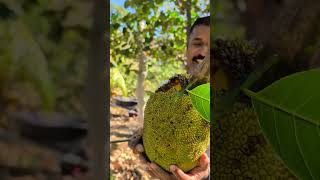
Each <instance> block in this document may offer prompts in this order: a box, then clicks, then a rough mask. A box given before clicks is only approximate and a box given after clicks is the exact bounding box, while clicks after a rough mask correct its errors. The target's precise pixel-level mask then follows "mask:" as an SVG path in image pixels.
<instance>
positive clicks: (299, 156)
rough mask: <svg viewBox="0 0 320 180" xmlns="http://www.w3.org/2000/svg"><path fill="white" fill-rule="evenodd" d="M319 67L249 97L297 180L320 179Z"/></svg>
mask: <svg viewBox="0 0 320 180" xmlns="http://www.w3.org/2000/svg"><path fill="white" fill-rule="evenodd" d="M319 79H320V69H313V70H309V71H303V72H299V73H295V74H292V75H289V76H287V77H284V78H282V79H280V80H278V81H276V82H274V83H273V84H271V85H270V86H268V87H267V88H265V89H263V90H261V91H260V92H258V93H254V92H252V91H250V90H247V89H245V90H244V92H245V93H246V94H247V95H248V96H250V97H251V98H252V103H253V106H254V109H255V111H256V113H257V115H258V119H259V123H260V126H261V128H262V130H263V132H264V135H265V136H266V138H267V139H268V140H269V142H270V144H271V145H272V146H273V149H274V151H275V152H276V153H277V154H278V155H279V156H280V157H281V159H282V160H283V162H284V163H285V164H286V165H287V166H288V168H289V169H291V170H292V171H293V172H294V173H295V174H296V175H297V176H298V177H299V179H320V156H319V152H320V127H319V126H320V111H319V107H320V95H319V92H320V84H319Z"/></svg>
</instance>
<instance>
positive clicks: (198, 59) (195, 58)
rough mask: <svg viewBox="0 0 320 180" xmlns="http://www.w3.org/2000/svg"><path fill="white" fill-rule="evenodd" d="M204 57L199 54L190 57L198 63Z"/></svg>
mask: <svg viewBox="0 0 320 180" xmlns="http://www.w3.org/2000/svg"><path fill="white" fill-rule="evenodd" d="M204 58H205V56H201V55H199V56H196V57H194V58H192V61H193V62H195V63H199V64H200V63H201V62H202V61H203V60H204Z"/></svg>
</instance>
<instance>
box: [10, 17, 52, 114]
mask: <svg viewBox="0 0 320 180" xmlns="http://www.w3.org/2000/svg"><path fill="white" fill-rule="evenodd" d="M9 27H10V36H11V37H12V42H11V43H10V45H9V46H8V47H9V49H10V51H11V56H12V58H13V59H14V61H15V63H16V64H17V69H18V70H17V71H19V72H17V73H19V74H22V75H23V76H25V77H24V78H25V79H28V80H29V81H30V82H32V83H33V84H34V86H35V87H36V88H37V89H38V90H39V92H40V94H41V97H42V101H43V105H44V107H45V108H46V110H53V108H54V105H55V93H54V91H53V85H52V82H51V78H50V76H49V73H48V65H47V59H46V57H45V55H44V53H43V51H42V49H41V47H40V46H39V44H38V43H37V42H36V40H35V39H34V36H33V34H32V33H31V32H30V31H29V28H28V26H26V25H25V24H24V23H23V22H22V21H20V20H19V19H18V20H16V21H12V22H11V23H10V26H9Z"/></svg>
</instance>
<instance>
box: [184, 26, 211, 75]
mask: <svg viewBox="0 0 320 180" xmlns="http://www.w3.org/2000/svg"><path fill="white" fill-rule="evenodd" d="M209 52H210V27H209V26H206V25H198V26H195V27H194V28H193V30H192V33H191V34H190V37H189V43H188V49H187V71H188V73H189V74H191V75H193V74H194V73H195V69H197V67H198V66H199V65H200V64H201V63H202V61H203V59H204V58H205V57H206V56H209Z"/></svg>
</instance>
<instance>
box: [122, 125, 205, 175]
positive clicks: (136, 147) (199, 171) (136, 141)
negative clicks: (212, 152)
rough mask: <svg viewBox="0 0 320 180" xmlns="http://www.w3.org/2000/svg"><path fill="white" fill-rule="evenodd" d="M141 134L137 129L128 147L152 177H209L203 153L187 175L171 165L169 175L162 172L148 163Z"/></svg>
mask: <svg viewBox="0 0 320 180" xmlns="http://www.w3.org/2000/svg"><path fill="white" fill-rule="evenodd" d="M142 134H143V129H142V128H141V129H138V130H137V131H136V132H135V133H134V134H133V135H132V137H131V140H130V141H129V143H128V145H129V147H130V148H131V149H132V150H133V152H134V153H137V154H139V159H140V160H141V161H142V163H145V164H146V165H147V167H146V169H147V171H148V172H149V174H150V175H151V176H152V177H154V178H157V179H160V180H177V179H178V180H202V179H205V178H207V177H208V176H209V158H208V156H207V155H206V154H205V153H204V154H203V155H202V156H201V157H200V162H199V165H198V166H197V167H195V168H194V169H192V170H191V171H190V172H189V173H184V172H183V171H182V170H181V169H180V168H179V167H177V166H175V165H171V166H170V171H171V172H172V174H171V173H168V172H167V171H165V170H163V169H162V168H161V167H160V166H158V165H156V164H155V163H150V161H148V158H147V156H146V154H145V152H144V147H143V145H142Z"/></svg>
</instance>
